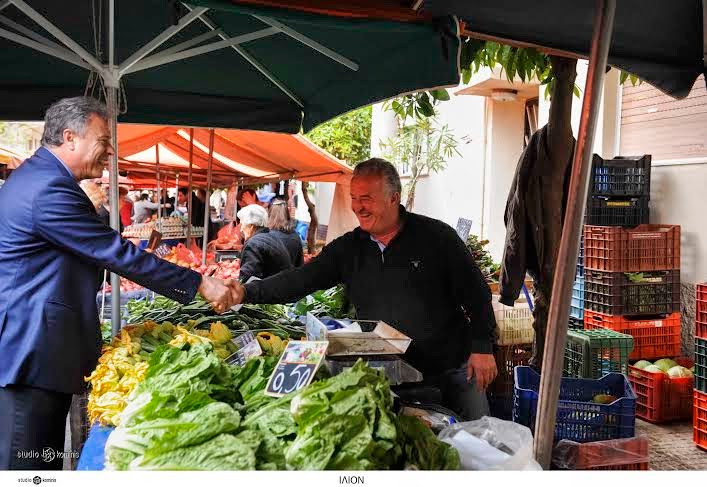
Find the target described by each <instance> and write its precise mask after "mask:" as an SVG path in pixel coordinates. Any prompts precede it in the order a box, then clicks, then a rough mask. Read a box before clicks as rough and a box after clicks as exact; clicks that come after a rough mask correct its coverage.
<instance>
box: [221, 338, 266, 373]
mask: <svg viewBox="0 0 707 487" xmlns="http://www.w3.org/2000/svg"><path fill="white" fill-rule="evenodd" d="M231 342H233V344H234V345H235V346H236V347H237V350H236V352H235V353H234V354H233V355H231V356H230V357H228V358H227V359H226V363H227V364H228V365H239V366H241V367H243V366H244V365H245V363H246V362H247V361H248V360H249V359H251V358H253V357H258V356H260V355H262V354H263V349H262V348H260V344H259V343H258V340H256V339H255V335H253V332H252V331H248V332H246V333H243V334H242V335H241V336H239V337H236V338H234V339H233V340H231Z"/></svg>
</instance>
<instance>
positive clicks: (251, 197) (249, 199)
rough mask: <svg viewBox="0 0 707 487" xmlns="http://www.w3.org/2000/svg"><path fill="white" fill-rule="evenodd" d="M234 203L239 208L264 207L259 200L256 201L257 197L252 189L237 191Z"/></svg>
mask: <svg viewBox="0 0 707 487" xmlns="http://www.w3.org/2000/svg"><path fill="white" fill-rule="evenodd" d="M236 201H237V202H238V206H239V207H240V208H245V207H246V206H249V205H258V206H262V207H265V205H264V204H263V203H262V202H261V201H260V200H258V195H257V194H256V192H255V190H252V189H241V190H240V191H238V196H237V197H236Z"/></svg>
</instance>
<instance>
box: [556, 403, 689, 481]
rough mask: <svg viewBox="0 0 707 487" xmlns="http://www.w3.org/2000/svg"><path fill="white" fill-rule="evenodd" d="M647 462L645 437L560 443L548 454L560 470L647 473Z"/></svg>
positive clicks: (563, 441)
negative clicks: (636, 471) (642, 471)
mask: <svg viewBox="0 0 707 487" xmlns="http://www.w3.org/2000/svg"><path fill="white" fill-rule="evenodd" d="M691 400H692V399H691ZM648 462H649V456H648V437H646V436H635V437H633V438H620V439H617V440H605V441H590V442H588V443H577V442H575V441H568V440H560V441H559V442H558V443H557V445H556V446H555V448H554V449H553V452H552V463H553V466H555V467H556V468H559V469H560V470H648Z"/></svg>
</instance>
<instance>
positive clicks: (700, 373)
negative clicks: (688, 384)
mask: <svg viewBox="0 0 707 487" xmlns="http://www.w3.org/2000/svg"><path fill="white" fill-rule="evenodd" d="M694 375H695V389H697V390H698V391H700V392H703V393H707V339H705V338H695V374H694Z"/></svg>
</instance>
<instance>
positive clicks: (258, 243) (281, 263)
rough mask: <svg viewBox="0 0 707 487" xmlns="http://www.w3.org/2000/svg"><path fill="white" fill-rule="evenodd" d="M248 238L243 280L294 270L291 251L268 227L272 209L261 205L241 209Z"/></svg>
mask: <svg viewBox="0 0 707 487" xmlns="http://www.w3.org/2000/svg"><path fill="white" fill-rule="evenodd" d="M238 219H239V220H240V222H241V233H242V234H243V238H244V240H245V244H244V245H243V250H242V251H241V274H240V279H241V281H242V282H248V279H250V278H251V277H258V278H260V279H265V278H266V277H269V276H272V275H274V274H277V273H278V272H280V271H283V270H286V269H291V268H292V261H291V260H290V254H289V253H288V252H287V249H286V248H285V246H284V245H283V244H282V242H281V241H280V239H279V238H278V237H276V236H275V235H274V233H273V232H271V231H270V229H269V228H268V212H267V211H266V210H265V209H264V208H263V207H262V206H259V205H248V206H246V207H245V208H241V210H240V211H239V212H238Z"/></svg>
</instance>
